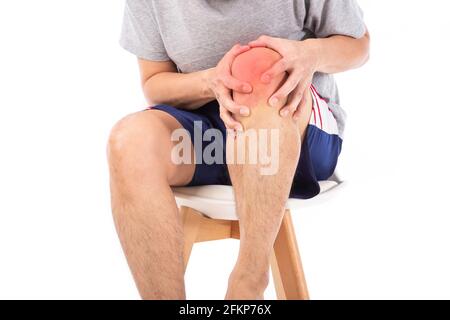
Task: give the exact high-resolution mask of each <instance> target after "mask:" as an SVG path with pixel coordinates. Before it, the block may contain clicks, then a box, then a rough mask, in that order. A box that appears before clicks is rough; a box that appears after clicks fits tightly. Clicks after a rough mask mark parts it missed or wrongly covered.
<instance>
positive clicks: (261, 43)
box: [248, 35, 277, 49]
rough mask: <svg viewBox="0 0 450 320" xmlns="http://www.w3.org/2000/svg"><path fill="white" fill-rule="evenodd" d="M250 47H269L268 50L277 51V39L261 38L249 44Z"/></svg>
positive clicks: (264, 36)
mask: <svg viewBox="0 0 450 320" xmlns="http://www.w3.org/2000/svg"><path fill="white" fill-rule="evenodd" d="M248 45H249V46H250V47H252V48H255V47H267V48H271V49H275V47H276V46H277V38H274V37H269V36H266V35H263V36H260V37H259V38H258V39H256V40H254V41H251V42H249V44H248Z"/></svg>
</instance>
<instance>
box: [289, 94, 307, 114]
mask: <svg viewBox="0 0 450 320" xmlns="http://www.w3.org/2000/svg"><path fill="white" fill-rule="evenodd" d="M306 94H307V92H305V94H304V95H303V97H302V100H301V101H300V105H299V106H298V108H297V110H295V112H294V114H293V118H294V120H298V119H300V116H301V114H302V112H303V110H304V109H305V108H306V103H307V101H308V100H307V99H306Z"/></svg>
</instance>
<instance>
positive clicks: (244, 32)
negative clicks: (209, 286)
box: [108, 0, 369, 299]
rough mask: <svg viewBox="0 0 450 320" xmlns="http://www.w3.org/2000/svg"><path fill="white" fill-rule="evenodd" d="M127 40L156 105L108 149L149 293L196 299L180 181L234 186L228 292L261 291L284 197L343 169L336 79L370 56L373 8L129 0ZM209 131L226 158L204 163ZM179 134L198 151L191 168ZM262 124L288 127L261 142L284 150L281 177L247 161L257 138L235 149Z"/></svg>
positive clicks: (124, 220) (251, 294)
mask: <svg viewBox="0 0 450 320" xmlns="http://www.w3.org/2000/svg"><path fill="white" fill-rule="evenodd" d="M268 35H270V36H268ZM236 43H243V44H245V45H239V44H236ZM246 43H247V44H246ZM121 44H122V46H123V47H124V48H126V49H127V50H129V51H131V52H132V53H134V54H135V55H136V56H137V57H138V58H139V66H140V70H141V78H142V85H143V90H144V94H145V96H146V97H147V100H148V102H149V104H150V105H151V106H152V107H151V108H149V109H148V110H146V111H143V112H137V113H134V114H132V115H129V116H127V117H125V118H124V119H122V120H121V121H120V122H119V123H118V124H117V125H116V126H115V127H114V128H113V130H112V132H111V137H110V141H109V145H108V156H109V164H110V172H111V193H112V208H113V214H114V219H115V222H116V226H117V231H118V234H119V237H120V240H121V243H122V246H123V248H124V251H125V254H126V256H127V259H128V262H129V265H130V268H131V271H132V273H133V276H134V278H135V281H136V283H137V287H138V289H139V292H140V294H141V296H142V297H143V298H144V299H183V298H185V290H184V281H183V275H184V270H183V231H182V225H181V217H180V215H179V212H178V209H177V206H176V203H175V199H174V196H173V193H172V191H171V187H172V186H186V185H207V184H232V185H233V188H234V191H235V196H236V202H237V212H238V215H239V218H240V228H241V230H240V231H241V245H240V252H239V257H238V261H237V262H236V266H235V268H234V270H233V272H232V274H231V276H230V279H229V286H228V292H227V296H226V297H227V298H228V299H261V298H263V293H264V290H265V288H266V286H267V283H268V272H269V256H270V252H271V248H272V246H273V242H274V240H275V237H276V234H277V232H278V228H279V225H280V223H281V220H282V218H283V212H284V206H285V203H286V200H287V199H288V197H289V196H292V197H298V198H311V197H314V196H315V195H317V194H318V192H319V187H318V183H317V181H318V180H323V179H327V178H329V177H330V176H331V175H332V174H333V171H334V169H335V167H336V163H337V160H338V156H339V153H340V150H341V145H342V134H343V130H344V120H345V117H344V112H343V111H342V109H341V107H340V105H339V97H338V94H337V89H336V86H335V82H334V80H333V78H332V76H331V75H330V74H333V73H337V72H342V71H346V70H349V69H352V68H356V67H359V66H362V65H363V64H364V63H365V62H366V61H367V59H368V55H369V35H368V32H367V30H366V27H365V25H364V22H363V19H362V13H361V10H360V9H359V7H358V5H357V4H356V2H355V1H353V0H343V1H330V0H313V1H308V0H303V1H302V0H298V1H296V0H291V1H283V2H278V1H273V0H266V1H258V2H256V1H245V0H233V1H223V0H195V1H181V0H164V1H156V0H155V1H151V0H128V1H127V7H126V12H125V20H124V26H123V32H122V38H121ZM233 45H234V46H233ZM230 47H232V49H231V50H229V48H230ZM199 128H200V130H201V132H202V133H205V132H206V131H207V130H209V129H217V130H219V131H220V132H221V133H223V137H224V138H223V139H224V140H225V139H226V142H225V141H215V142H219V143H220V144H221V145H222V146H223V148H222V149H223V150H222V152H223V153H224V155H225V158H226V159H227V163H220V162H219V163H217V162H216V163H213V164H211V163H210V164H207V163H205V162H203V161H199V159H198V158H199V156H201V155H202V151H204V150H205V149H206V148H207V147H208V144H209V142H208V141H202V142H201V143H200V145H195V143H194V142H195V141H194V139H193V136H194V134H195V131H196V130H199ZM180 129H183V130H186V131H187V132H188V133H189V134H190V136H191V138H192V145H191V148H192V150H193V152H192V153H191V156H190V157H188V158H189V160H190V161H183V162H181V163H180V162H178V161H174V159H173V149H174V147H176V146H177V143H178V142H176V141H173V139H172V138H173V133H174V132H176V131H177V130H180ZM226 129H228V132H227V130H226ZM261 129H262V130H268V131H270V132H275V133H276V134H275V135H273V136H272V135H270V139H263V138H262V137H261V136H259V135H257V140H256V143H257V144H258V145H259V146H263V147H265V149H268V150H270V154H271V155H273V154H276V155H277V157H276V159H274V160H276V161H277V166H276V170H275V172H271V173H270V174H264V173H263V171H264V170H263V169H264V168H265V167H266V166H267V165H266V163H262V162H261V161H256V162H252V161H248V160H249V159H250V158H251V156H250V154H251V152H252V151H253V150H254V149H255V148H254V145H252V144H251V143H250V144H248V143H247V144H245V143H243V144H238V143H235V141H237V140H239V139H240V137H242V136H243V135H244V136H246V134H247V133H249V132H250V131H256V132H260V130H261ZM225 137H226V138H225ZM273 142H276V143H275V144H274V143H273ZM225 144H227V145H228V148H225ZM264 144H265V146H264ZM199 150H200V152H199ZM232 150H233V152H231V151H232ZM239 152H241V153H243V154H244V155H245V156H244V160H245V161H235V160H236V157H237V155H238V154H239ZM230 153H231V154H232V155H231V156H230ZM259 160H260V159H259Z"/></svg>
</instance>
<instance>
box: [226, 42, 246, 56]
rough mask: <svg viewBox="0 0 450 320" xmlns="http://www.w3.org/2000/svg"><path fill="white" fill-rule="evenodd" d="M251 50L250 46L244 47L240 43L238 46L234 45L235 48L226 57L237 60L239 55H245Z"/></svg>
mask: <svg viewBox="0 0 450 320" xmlns="http://www.w3.org/2000/svg"><path fill="white" fill-rule="evenodd" d="M250 49H251V47H250V46H249V45H244V46H242V45H240V44H239V43H238V44H236V45H234V46H233V48H231V50H230V51H228V52H227V53H226V54H225V56H224V57H227V58H229V59H231V60H234V58H236V57H237V56H238V55H240V54H241V53H244V52H246V51H248V50H250Z"/></svg>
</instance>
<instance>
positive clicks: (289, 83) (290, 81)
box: [269, 73, 300, 107]
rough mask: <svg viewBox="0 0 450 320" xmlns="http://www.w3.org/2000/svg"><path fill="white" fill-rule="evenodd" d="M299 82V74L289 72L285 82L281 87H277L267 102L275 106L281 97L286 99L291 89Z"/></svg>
mask: <svg viewBox="0 0 450 320" xmlns="http://www.w3.org/2000/svg"><path fill="white" fill-rule="evenodd" d="M299 82H300V77H299V75H298V74H295V73H291V74H290V75H289V77H288V78H287V80H286V82H285V83H284V84H283V85H282V86H281V88H280V89H278V91H277V92H275V93H274V94H273V95H272V97H271V98H270V99H269V104H270V105H271V106H272V107H275V106H277V104H278V102H280V101H281V100H283V99H286V98H287V97H288V96H289V94H290V93H291V92H292V91H294V89H295V88H296V87H297V85H298V83H299Z"/></svg>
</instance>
